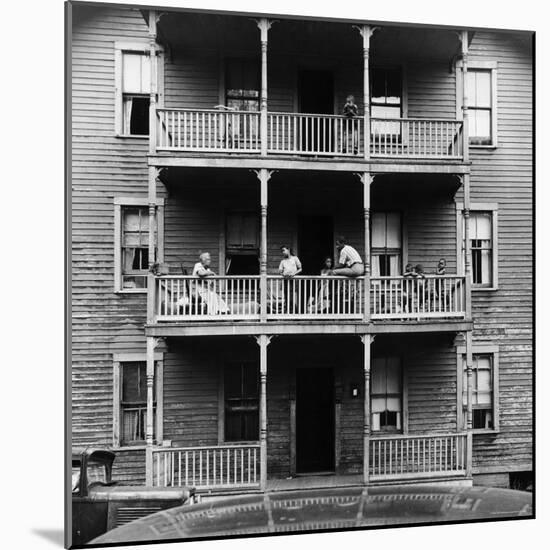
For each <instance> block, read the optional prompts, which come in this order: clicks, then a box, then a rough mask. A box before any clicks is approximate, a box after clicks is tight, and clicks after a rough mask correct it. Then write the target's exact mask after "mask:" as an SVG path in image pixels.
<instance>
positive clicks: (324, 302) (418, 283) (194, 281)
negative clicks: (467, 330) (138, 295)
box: [155, 275, 466, 321]
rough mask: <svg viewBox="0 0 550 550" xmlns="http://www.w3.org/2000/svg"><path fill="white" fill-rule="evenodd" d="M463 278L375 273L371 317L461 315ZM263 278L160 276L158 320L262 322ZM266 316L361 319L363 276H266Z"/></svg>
mask: <svg viewBox="0 0 550 550" xmlns="http://www.w3.org/2000/svg"><path fill="white" fill-rule="evenodd" d="M465 290H466V285H465V278H464V277H458V276H455V275H444V276H431V275H428V276H426V277H425V278H423V279H413V278H407V277H371V283H370V312H371V318H372V319H373V320H383V319H388V320H390V319H395V320H398V319H404V320H406V319H417V320H418V319H432V318H463V317H464V316H465V314H466V295H465ZM260 296H261V292H260V277H259V276H258V275H250V276H244V275H243V276H241V275H234V276H227V275H226V276H219V277H208V278H204V279H200V278H198V277H192V276H182V275H177V276H161V277H157V278H156V288H155V316H156V319H157V320H158V321H178V320H181V321H183V320H205V321H209V320H226V321H232V320H259V319H260V313H261V303H260V302H261V301H260ZM265 306H266V307H265V311H266V317H267V319H272V320H273V319H350V320H352V319H357V320H358V319H361V318H362V317H363V314H364V307H365V300H364V279H363V277H358V278H348V277H333V276H330V277H325V276H317V277H314V276H307V277H305V276H304V277H300V276H298V277H293V278H292V279H284V278H282V277H280V276H271V275H270V276H268V277H267V290H266V304H265Z"/></svg>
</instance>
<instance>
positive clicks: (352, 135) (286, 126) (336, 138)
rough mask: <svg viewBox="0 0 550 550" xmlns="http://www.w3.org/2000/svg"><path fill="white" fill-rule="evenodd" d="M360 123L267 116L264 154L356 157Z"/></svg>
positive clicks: (328, 117)
mask: <svg viewBox="0 0 550 550" xmlns="http://www.w3.org/2000/svg"><path fill="white" fill-rule="evenodd" d="M363 126H364V125H363V119H362V118H360V117H356V118H349V117H344V116H337V115H313V114H301V113H269V114H268V126H267V127H268V131H267V150H268V152H270V153H285V154H290V155H330V156H334V155H338V156H358V155H362V151H363Z"/></svg>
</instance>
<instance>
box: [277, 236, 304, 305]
mask: <svg viewBox="0 0 550 550" xmlns="http://www.w3.org/2000/svg"><path fill="white" fill-rule="evenodd" d="M281 253H282V255H283V259H282V260H281V263H280V264H279V274H280V275H282V276H283V279H284V281H283V298H284V301H285V303H284V308H285V312H286V313H294V309H295V304H294V284H293V282H292V281H291V279H292V278H293V277H295V276H296V275H299V274H300V273H301V272H302V262H300V259H299V258H298V256H295V255H294V254H293V253H292V249H291V248H290V247H289V246H284V245H283V246H281Z"/></svg>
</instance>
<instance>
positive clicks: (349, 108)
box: [343, 95, 359, 155]
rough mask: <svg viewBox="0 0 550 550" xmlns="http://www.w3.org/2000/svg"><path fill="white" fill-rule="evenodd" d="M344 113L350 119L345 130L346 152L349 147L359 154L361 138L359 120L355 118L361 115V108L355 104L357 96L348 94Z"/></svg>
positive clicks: (355, 153)
mask: <svg viewBox="0 0 550 550" xmlns="http://www.w3.org/2000/svg"><path fill="white" fill-rule="evenodd" d="M343 114H344V116H345V117H347V118H348V119H350V120H348V121H346V124H345V130H344V136H343V138H344V151H343V152H344V153H347V152H348V149H352V150H353V154H354V155H357V153H358V149H359V146H358V138H359V127H358V122H357V121H356V120H353V119H354V118H355V117H356V116H358V115H359V109H358V108H357V105H356V104H355V97H353V96H352V95H348V96H347V97H346V103H345V104H344V109H343Z"/></svg>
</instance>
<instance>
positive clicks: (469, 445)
mask: <svg viewBox="0 0 550 550" xmlns="http://www.w3.org/2000/svg"><path fill="white" fill-rule="evenodd" d="M465 337H466V475H467V476H468V477H471V475H472V451H473V445H472V443H473V441H472V429H473V416H472V378H473V368H472V363H473V358H472V331H471V330H468V331H466V334H465Z"/></svg>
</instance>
